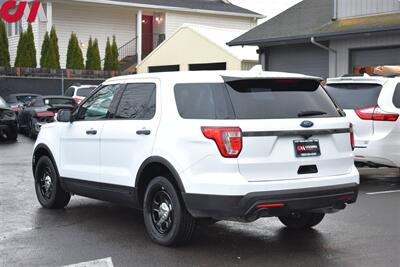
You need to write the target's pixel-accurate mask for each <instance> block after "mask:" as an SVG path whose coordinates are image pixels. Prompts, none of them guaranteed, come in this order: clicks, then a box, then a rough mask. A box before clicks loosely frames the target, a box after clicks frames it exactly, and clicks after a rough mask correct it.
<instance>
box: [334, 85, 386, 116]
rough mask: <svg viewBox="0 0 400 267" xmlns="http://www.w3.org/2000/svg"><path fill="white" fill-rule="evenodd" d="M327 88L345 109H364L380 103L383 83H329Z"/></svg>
mask: <svg viewBox="0 0 400 267" xmlns="http://www.w3.org/2000/svg"><path fill="white" fill-rule="evenodd" d="M326 90H327V91H328V93H329V94H330V95H331V96H332V98H333V99H334V100H335V102H336V103H337V104H338V105H339V106H340V107H341V108H343V109H354V110H356V109H362V108H366V107H372V106H377V105H378V98H379V94H380V93H381V90H382V85H379V84H366V83H348V84H347V83H346V84H344V83H340V84H329V85H327V86H326Z"/></svg>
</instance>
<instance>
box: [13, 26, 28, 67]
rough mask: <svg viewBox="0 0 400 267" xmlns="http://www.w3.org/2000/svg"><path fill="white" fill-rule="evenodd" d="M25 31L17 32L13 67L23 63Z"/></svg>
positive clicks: (21, 65)
mask: <svg viewBox="0 0 400 267" xmlns="http://www.w3.org/2000/svg"><path fill="white" fill-rule="evenodd" d="M25 36H26V33H25V32H21V33H20V34H19V40H18V46H17V55H16V57H15V67H24V65H25V62H24V61H25V50H26V41H25V39H26V37H25Z"/></svg>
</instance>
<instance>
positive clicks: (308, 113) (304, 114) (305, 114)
mask: <svg viewBox="0 0 400 267" xmlns="http://www.w3.org/2000/svg"><path fill="white" fill-rule="evenodd" d="M325 114H326V112H324V111H319V110H309V111H302V112H300V113H299V114H297V116H298V117H300V118H301V117H311V116H318V115H325Z"/></svg>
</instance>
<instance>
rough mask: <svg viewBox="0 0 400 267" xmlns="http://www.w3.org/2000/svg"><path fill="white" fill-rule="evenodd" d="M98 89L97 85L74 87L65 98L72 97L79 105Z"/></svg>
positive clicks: (67, 92)
mask: <svg viewBox="0 0 400 267" xmlns="http://www.w3.org/2000/svg"><path fill="white" fill-rule="evenodd" d="M96 88H97V85H73V86H71V87H69V88H68V89H67V90H66V91H65V93H64V96H68V97H72V98H73V99H74V100H75V101H76V103H77V104H79V103H80V102H81V101H82V100H83V99H85V97H87V96H88V95H89V94H90V93H91V92H92V91H93V90H94V89H96Z"/></svg>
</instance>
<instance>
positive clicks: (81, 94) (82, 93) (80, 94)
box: [76, 87, 96, 97]
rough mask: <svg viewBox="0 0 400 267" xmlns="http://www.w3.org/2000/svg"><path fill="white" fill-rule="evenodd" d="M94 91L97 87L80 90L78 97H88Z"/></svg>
mask: <svg viewBox="0 0 400 267" xmlns="http://www.w3.org/2000/svg"><path fill="white" fill-rule="evenodd" d="M94 89H96V87H88V88H81V89H78V92H77V93H76V95H77V96H81V97H87V96H88V95H89V94H90V93H91V92H92V91H93V90H94Z"/></svg>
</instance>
